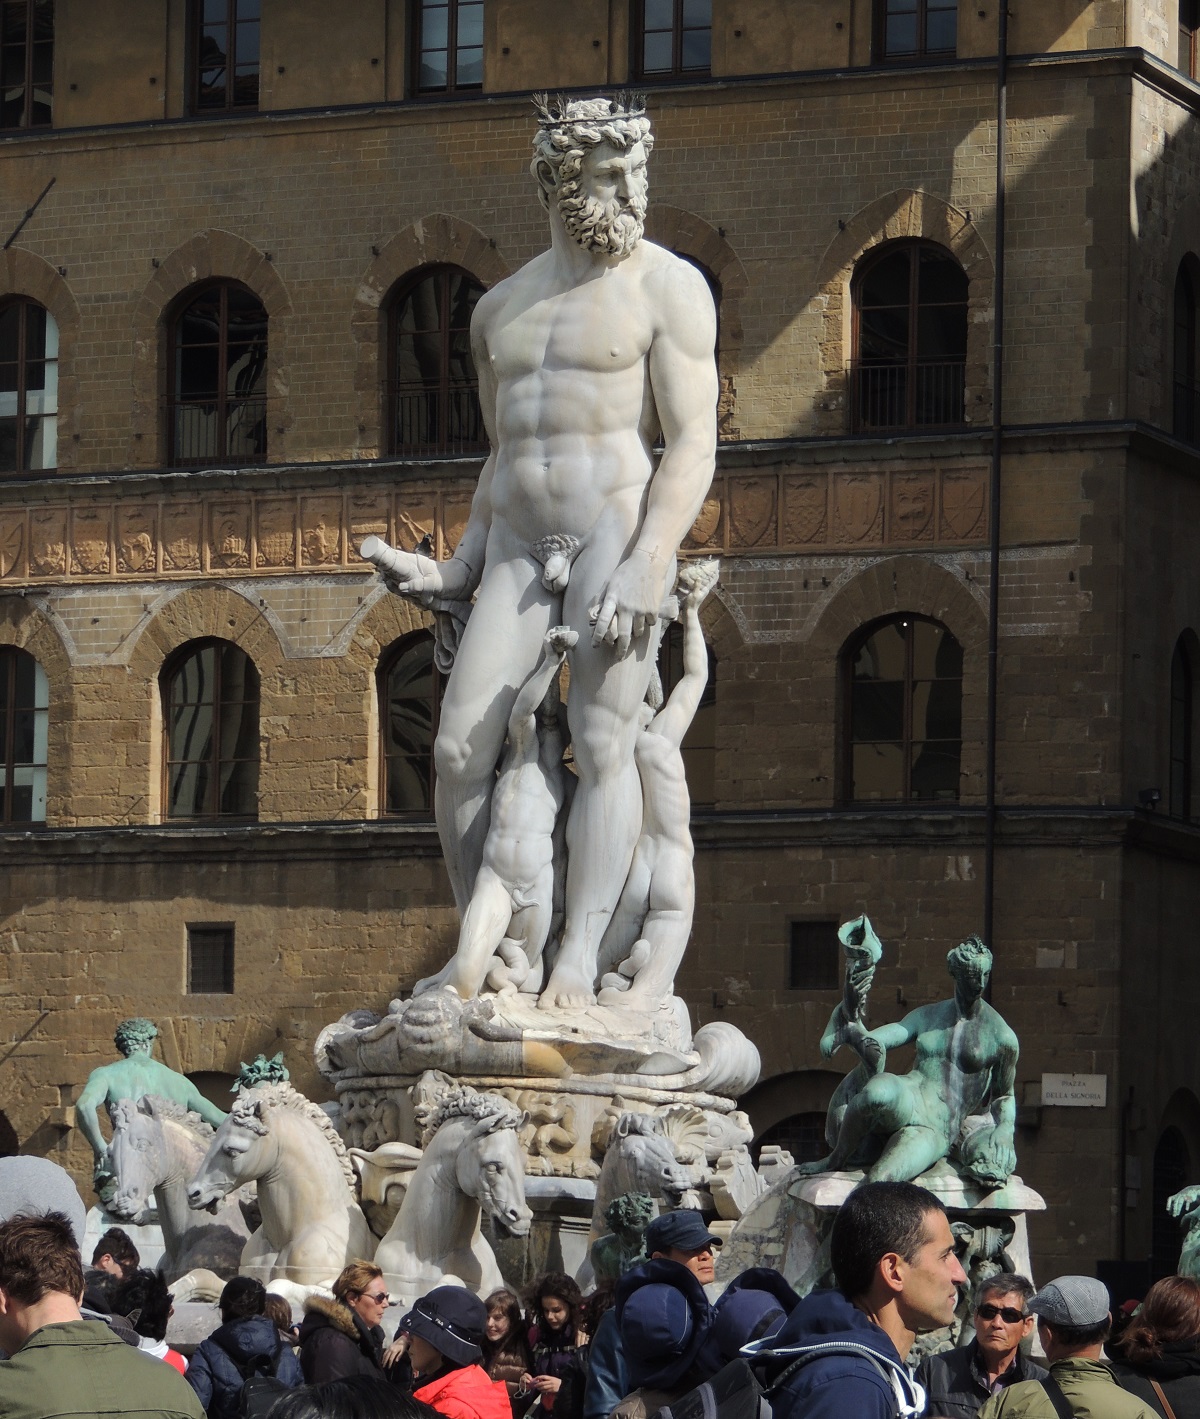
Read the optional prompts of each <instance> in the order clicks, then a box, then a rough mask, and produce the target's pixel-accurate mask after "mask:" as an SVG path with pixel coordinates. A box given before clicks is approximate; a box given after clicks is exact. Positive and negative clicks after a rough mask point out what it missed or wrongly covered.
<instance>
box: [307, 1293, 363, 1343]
mask: <svg viewBox="0 0 1200 1419" xmlns="http://www.w3.org/2000/svg"><path fill="white" fill-rule="evenodd" d="M323 1325H331V1326H333V1328H334V1329H335V1330H340V1331H341V1332H342V1334H343V1335H345V1336H348V1337H349V1338H350V1339H351V1340H353V1341H354V1342H355V1344H358V1343H359V1342H360V1341H361V1340H362V1338H363V1334H364V1332H365V1333H366V1334H368V1335H369V1334H370V1331H369V1330H367V1327H366V1326H365V1325H363V1323H362V1322H361V1321H359V1320H358V1317H357V1316H356V1315H355V1314H354V1312H353V1311H352V1310H351V1309H350V1307H349V1306H348V1305H347V1304H346V1303H345V1301H339V1300H338V1299H337V1298H336V1297H335V1296H316V1295H313V1296H307V1297H305V1300H304V1319H303V1320H302V1321H301V1322H300V1339H301V1341H303V1339H304V1337H305V1335H306V1334H308V1333H309V1332H311V1331H314V1330H318V1329H320V1327H321V1326H323Z"/></svg>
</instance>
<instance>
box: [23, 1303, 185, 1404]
mask: <svg viewBox="0 0 1200 1419" xmlns="http://www.w3.org/2000/svg"><path fill="white" fill-rule="evenodd" d="M117 1414H120V1415H123V1416H127V1419H204V1409H203V1407H202V1405H201V1404H200V1401H199V1400H198V1399H197V1398H196V1392H195V1390H193V1389H192V1387H191V1385H189V1384H188V1382H187V1380H185V1379H184V1378H183V1376H182V1375H181V1374H179V1373H178V1371H177V1370H174V1369H173V1368H172V1367H171V1366H170V1365H168V1364H165V1363H164V1362H163V1361H162V1360H158V1359H156V1358H155V1357H154V1356H153V1355H146V1354H143V1353H142V1352H141V1351H140V1350H135V1349H134V1348H133V1346H131V1345H126V1344H125V1342H124V1341H123V1340H121V1339H119V1338H118V1337H117V1336H116V1335H114V1334H113V1332H112V1331H111V1330H109V1328H108V1326H106V1325H105V1324H104V1322H103V1321H99V1320H73V1321H66V1322H64V1323H63V1324H60V1325H44V1326H43V1327H42V1328H41V1330H35V1331H34V1332H33V1334H32V1335H31V1336H30V1337H29V1339H28V1340H27V1341H26V1342H25V1344H24V1345H22V1346H21V1348H20V1349H19V1350H18V1351H17V1353H16V1354H15V1355H13V1356H11V1358H9V1359H7V1360H0V1415H3V1416H4V1419H106V1416H108V1415H117Z"/></svg>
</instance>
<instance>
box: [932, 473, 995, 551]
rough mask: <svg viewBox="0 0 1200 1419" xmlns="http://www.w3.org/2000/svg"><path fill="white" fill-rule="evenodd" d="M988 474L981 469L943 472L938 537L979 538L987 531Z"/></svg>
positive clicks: (970, 539) (963, 540)
mask: <svg viewBox="0 0 1200 1419" xmlns="http://www.w3.org/2000/svg"><path fill="white" fill-rule="evenodd" d="M986 510H987V478H986V475H985V473H984V472H983V470H982V469H971V470H967V471H965V472H957V473H946V474H945V475H944V476H943V478H942V525H941V529H940V540H942V541H955V542H974V541H982V539H983V538H984V536H986V534H987V516H986Z"/></svg>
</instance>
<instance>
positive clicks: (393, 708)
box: [378, 631, 442, 818]
mask: <svg viewBox="0 0 1200 1419" xmlns="http://www.w3.org/2000/svg"><path fill="white" fill-rule="evenodd" d="M378 684H379V728H380V738H381V750H382V757H383V773H382V774H381V776H380V781H381V785H382V789H383V812H384V814H385V816H387V817H403V816H414V817H423V818H427V817H429V816H431V815H432V813H433V781H434V776H433V741H434V739H435V738H436V737H437V727H438V706H439V704H440V703H441V698H442V674H441V671H440V670H438V668H437V666H436V665H435V664H434V661H433V636H432V635H430V633H429V632H428V631H417V632H416V634H414V635H411V636H405V637H404V639H403V640H399V641H397V642H396V643H395V644H394V645H392V646H389V647H388V649H387V651H385V653H384V655H383V656H382V657H381V659H380V662H379V673H378Z"/></svg>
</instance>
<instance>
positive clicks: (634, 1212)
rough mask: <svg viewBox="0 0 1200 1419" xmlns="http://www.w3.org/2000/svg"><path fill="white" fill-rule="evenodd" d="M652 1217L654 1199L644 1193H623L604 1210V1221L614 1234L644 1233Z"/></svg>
mask: <svg viewBox="0 0 1200 1419" xmlns="http://www.w3.org/2000/svg"><path fill="white" fill-rule="evenodd" d="M653 1216H654V1199H653V1198H652V1197H651V1196H650V1195H649V1193H645V1192H623V1193H622V1194H621V1195H620V1197H614V1198H613V1200H612V1201H611V1202H610V1203H609V1204H608V1206H607V1207H606V1208H605V1209H604V1220H605V1221H606V1222H607V1223H608V1225H609V1227H610V1228H611V1229H612V1231H614V1232H624V1233H629V1232H637V1231H644V1230H645V1229H646V1227H648V1226H649V1225H650V1219H651V1217H653Z"/></svg>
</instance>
